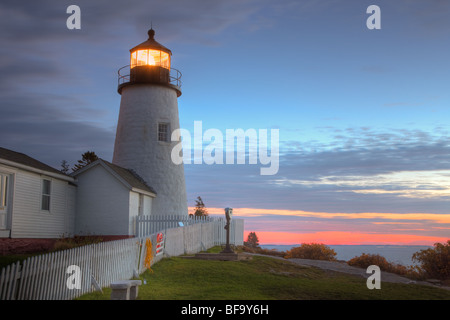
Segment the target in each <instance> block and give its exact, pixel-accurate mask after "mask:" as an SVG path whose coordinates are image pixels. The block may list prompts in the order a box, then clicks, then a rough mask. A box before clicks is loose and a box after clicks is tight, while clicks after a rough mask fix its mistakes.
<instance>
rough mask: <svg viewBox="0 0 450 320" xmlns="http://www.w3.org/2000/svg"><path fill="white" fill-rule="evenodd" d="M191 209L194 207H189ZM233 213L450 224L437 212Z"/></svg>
mask: <svg viewBox="0 0 450 320" xmlns="http://www.w3.org/2000/svg"><path fill="white" fill-rule="evenodd" d="M189 210H190V211H193V210H194V207H190V208H189ZM207 210H208V213H209V214H213V215H225V211H224V208H207ZM233 215H234V216H239V217H242V218H245V217H258V216H264V215H281V216H297V217H314V218H324V219H332V218H343V219H389V220H418V221H424V220H430V221H434V222H436V223H444V224H450V214H437V213H385V212H361V213H339V212H311V211H302V210H285V209H280V210H279V209H257V208H233Z"/></svg>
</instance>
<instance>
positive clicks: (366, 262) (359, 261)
mask: <svg viewBox="0 0 450 320" xmlns="http://www.w3.org/2000/svg"><path fill="white" fill-rule="evenodd" d="M347 264H348V265H350V266H354V267H359V268H364V269H367V267H369V266H371V265H376V266H378V267H379V268H380V270H381V271H386V272H391V273H396V274H399V275H407V274H408V273H409V272H410V271H411V272H412V269H411V268H408V267H405V266H404V265H401V264H395V263H392V262H389V261H387V260H386V258H385V257H383V256H380V255H379V254H366V253H363V254H362V255H360V256H359V257H354V258H353V259H350V260H349V261H347Z"/></svg>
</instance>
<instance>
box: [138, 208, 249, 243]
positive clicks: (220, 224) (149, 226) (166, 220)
mask: <svg viewBox="0 0 450 320" xmlns="http://www.w3.org/2000/svg"><path fill="white" fill-rule="evenodd" d="M211 222H212V224H213V226H214V227H213V231H212V232H213V241H214V245H221V244H224V243H225V242H226V230H225V225H226V220H225V219H224V218H222V217H210V216H206V217H189V216H187V215H184V216H180V215H143V216H138V217H136V220H135V230H136V232H135V233H136V237H144V236H146V235H148V234H153V233H155V232H159V231H161V230H167V229H171V228H177V227H179V226H180V223H181V224H182V225H183V226H191V225H196V224H204V223H211ZM243 235H244V220H243V219H231V228H230V244H232V245H243V244H244V239H243Z"/></svg>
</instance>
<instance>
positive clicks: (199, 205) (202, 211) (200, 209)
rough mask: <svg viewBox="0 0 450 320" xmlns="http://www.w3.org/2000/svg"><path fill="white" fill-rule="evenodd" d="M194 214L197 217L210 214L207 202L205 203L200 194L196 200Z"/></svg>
mask: <svg viewBox="0 0 450 320" xmlns="http://www.w3.org/2000/svg"><path fill="white" fill-rule="evenodd" d="M194 216H195V217H207V216H208V210H206V208H205V204H204V203H203V200H202V198H201V197H200V196H198V197H197V200H195V209H194Z"/></svg>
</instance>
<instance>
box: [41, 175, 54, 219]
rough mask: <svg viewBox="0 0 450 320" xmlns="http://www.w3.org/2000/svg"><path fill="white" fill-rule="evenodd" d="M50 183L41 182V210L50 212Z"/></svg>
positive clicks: (46, 181) (47, 181) (48, 181)
mask: <svg viewBox="0 0 450 320" xmlns="http://www.w3.org/2000/svg"><path fill="white" fill-rule="evenodd" d="M51 187H52V182H51V181H50V180H46V179H44V180H42V201H41V209H42V210H45V211H50V193H51Z"/></svg>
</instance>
